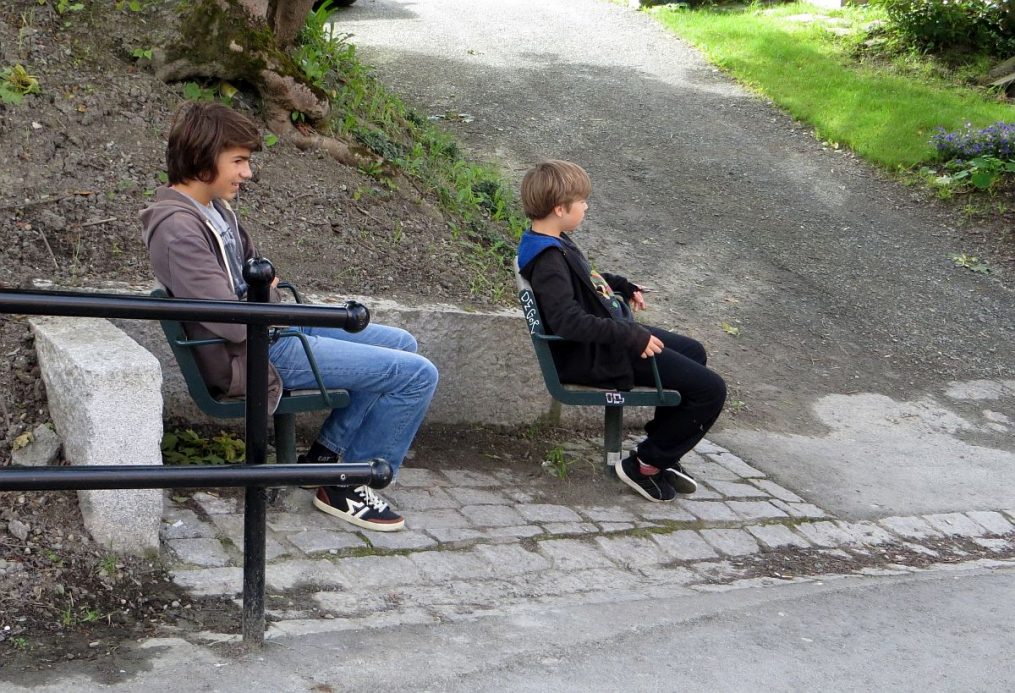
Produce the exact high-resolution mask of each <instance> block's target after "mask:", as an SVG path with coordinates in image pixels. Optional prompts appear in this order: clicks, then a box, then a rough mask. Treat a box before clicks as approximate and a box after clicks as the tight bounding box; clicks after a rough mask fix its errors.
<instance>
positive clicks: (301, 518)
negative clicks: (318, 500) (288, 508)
mask: <svg viewBox="0 0 1015 693" xmlns="http://www.w3.org/2000/svg"><path fill="white" fill-rule="evenodd" d="M267 525H268V529H270V530H272V531H273V532H283V533H286V534H288V533H291V532H302V531H303V530H306V529H330V530H332V531H335V532H355V531H357V530H358V529H359V528H358V527H356V526H355V525H352V524H350V523H348V522H343V521H342V520H339V519H338V518H336V517H332V516H331V515H325V514H324V513H322V512H321V511H320V510H317V509H315V508H313V507H306V508H303V509H301V510H299V511H295V512H271V513H268V517H267Z"/></svg>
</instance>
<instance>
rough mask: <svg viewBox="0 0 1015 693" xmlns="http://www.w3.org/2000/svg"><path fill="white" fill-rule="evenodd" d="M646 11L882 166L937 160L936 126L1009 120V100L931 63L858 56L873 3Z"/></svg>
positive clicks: (875, 13) (1014, 115) (825, 136)
mask: <svg viewBox="0 0 1015 693" xmlns="http://www.w3.org/2000/svg"><path fill="white" fill-rule="evenodd" d="M652 14H653V16H655V17H656V18H657V19H658V20H659V21H660V22H661V23H662V24H663V25H665V26H666V27H668V28H669V29H671V30H672V31H674V32H675V33H677V34H678V35H680V36H681V37H683V38H686V39H687V40H688V41H690V42H691V43H693V44H694V45H695V46H696V47H697V48H698V49H700V50H701V51H702V52H703V53H704V54H705V55H706V56H707V57H708V59H709V60H710V61H711V62H712V63H714V64H715V65H717V66H719V67H720V68H722V69H723V70H725V71H727V72H729V73H730V74H731V75H732V76H734V77H735V78H736V79H737V80H739V81H740V82H743V83H744V84H746V85H747V86H749V87H750V88H752V89H754V90H756V91H758V92H760V93H761V94H764V95H765V96H767V97H768V98H770V99H771V100H772V101H773V102H775V103H776V104H777V105H779V106H780V107H782V108H784V109H786V110H787V111H788V112H789V113H790V114H791V115H792V116H793V117H794V118H797V119H799V120H801V121H803V122H805V123H807V124H809V125H811V126H813V127H814V129H815V132H816V134H817V136H818V137H819V138H820V139H821V140H823V141H828V142H830V143H834V144H841V145H846V146H848V147H849V148H850V149H852V150H853V151H855V152H856V153H857V154H859V155H860V156H862V157H864V158H865V159H867V160H869V161H872V162H875V163H877V164H880V165H882V166H885V167H888V168H893V169H894V168H897V167H910V166H913V165H914V164H918V163H921V162H925V161H930V160H933V159H934V158H935V152H934V149H933V147H932V146H931V144H930V137H931V135H932V134H933V132H934V131H935V129H936V128H938V127H944V128H945V129H946V130H957V129H959V128H961V127H963V126H965V125H966V124H967V123H971V124H972V125H973V126H974V127H983V126H986V125H989V124H991V123H995V122H997V121H1002V120H1012V119H1015V110H1013V109H1012V107H1011V106H1009V105H1005V104H1002V103H998V102H996V101H992V100H991V99H990V98H989V97H988V96H986V95H984V94H983V93H980V92H977V91H973V90H971V89H969V88H963V87H958V86H954V85H951V84H949V83H947V82H946V81H945V80H944V79H943V78H940V77H938V76H937V75H936V74H934V73H933V72H930V71H928V72H925V73H922V74H915V73H914V72H912V71H911V72H909V73H908V74H901V73H900V72H899V71H898V70H896V69H894V68H892V66H891V65H890V64H888V65H878V64H865V63H862V62H860V61H858V60H857V59H856V57H855V56H856V48H857V46H858V45H859V44H860V43H861V41H862V40H863V37H865V36H866V35H867V27H868V25H869V23H870V22H871V21H873V20H875V19H878V18H880V15H879V10H877V9H876V8H870V7H849V8H843V9H842V10H834V11H830V10H822V9H820V8H817V7H815V6H813V5H809V4H807V3H792V4H788V5H779V6H776V7H769V8H766V7H763V6H754V5H752V6H749V7H741V8H737V9H723V8H704V9H695V10H689V9H682V8H674V7H662V8H657V9H655V10H653V11H652ZM800 15H811V16H812V18H814V19H812V20H811V21H804V20H802V18H801V17H800Z"/></svg>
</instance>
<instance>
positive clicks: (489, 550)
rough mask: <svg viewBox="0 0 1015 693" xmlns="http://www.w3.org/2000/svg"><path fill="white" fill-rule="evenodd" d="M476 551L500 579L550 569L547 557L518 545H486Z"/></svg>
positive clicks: (478, 547)
mask: <svg viewBox="0 0 1015 693" xmlns="http://www.w3.org/2000/svg"><path fill="white" fill-rule="evenodd" d="M474 550H475V552H476V553H477V554H478V555H480V556H482V557H483V558H485V559H486V560H487V561H488V562H489V563H490V564H491V565H492V566H493V569H494V572H495V573H496V575H497V576H498V577H503V576H505V575H521V574H523V573H534V572H537V571H540V570H548V569H549V568H550V561H549V560H548V559H547V558H546V557H545V556H543V555H542V554H540V553H536V552H534V551H528V550H526V549H524V548H522V547H521V546H519V545H518V544H497V545H492V544H486V545H481V546H477V547H476V548H475V549H474Z"/></svg>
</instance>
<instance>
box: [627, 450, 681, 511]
mask: <svg viewBox="0 0 1015 693" xmlns="http://www.w3.org/2000/svg"><path fill="white" fill-rule="evenodd" d="M628 459H630V458H624V459H623V460H621V461H620V462H619V463H617V465H616V466H615V467H614V468H613V469H614V470H616V472H617V478H619V479H620V480H621V481H623V482H624V483H625V484H627V485H628V486H630V487H631V488H633V489H634V490H635V491H637V492H638V493H639V494H640V495H641V496H643V497H644V498H646V499H648V500H650V501H652V502H653V503H669V502H670V501H672V500H673V499H674V498H675V497H676V494H675V493H674V495H673V496H670V497H669V498H663V497H662V496H666V495H669V494H667V493H665V492H664V488H663V486H662V485H661V484H660V483H659V481H663V483H666V481H665V479H663V473H662V472H659V473H658V474H656V475H655V476H654V477H652V476H646V477H644V478H645V480H646V481H648V482H651V483H652V484H653V485H654V486H655V487H656V488H657V489H658V491H659V495H660V497H659V498H656V497H655V496H653V495H652V494H651V493H649V492H648V491H647V490H645V489H644V488H642V486H641V484H639V483H638V482H637V481H635V480H634V479H632V478H631V477H630V476H628V475H627V473H626V472H625V471H624V462H625V461H626V460H628ZM667 485H668V484H667ZM671 490H672V489H671Z"/></svg>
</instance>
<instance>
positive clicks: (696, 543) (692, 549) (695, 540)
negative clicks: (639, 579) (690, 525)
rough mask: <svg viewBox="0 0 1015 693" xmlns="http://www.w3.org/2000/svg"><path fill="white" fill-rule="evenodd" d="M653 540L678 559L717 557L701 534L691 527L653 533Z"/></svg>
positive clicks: (696, 559)
mask: <svg viewBox="0 0 1015 693" xmlns="http://www.w3.org/2000/svg"><path fill="white" fill-rule="evenodd" d="M652 540H653V541H655V543H656V544H658V545H659V546H660V547H661V548H662V550H663V551H665V552H666V555H667V556H669V557H671V558H675V559H676V560H678V561H701V560H705V559H708V558H715V557H716V555H717V554H716V552H715V549H713V548H712V547H711V546H710V545H709V543H708V542H707V541H705V540H704V539H702V537H701V535H700V534H698V533H697V532H695V531H693V530H689V529H685V530H679V531H676V532H670V533H669V534H653V535H652Z"/></svg>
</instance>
